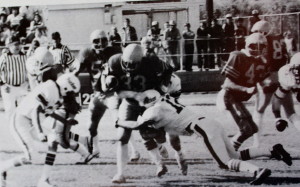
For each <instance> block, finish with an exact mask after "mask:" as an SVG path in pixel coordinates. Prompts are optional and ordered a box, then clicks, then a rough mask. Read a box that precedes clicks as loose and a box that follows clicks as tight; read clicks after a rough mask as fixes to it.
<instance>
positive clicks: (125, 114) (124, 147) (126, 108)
mask: <svg viewBox="0 0 300 187" xmlns="http://www.w3.org/2000/svg"><path fill="white" fill-rule="evenodd" d="M140 112H141V109H140V107H139V106H137V105H132V104H130V103H129V102H128V101H126V100H123V101H122V103H121V105H120V107H119V112H118V118H119V119H120V120H136V119H137V117H138V115H139V113H140ZM117 130H118V142H117V170H118V171H117V174H116V175H115V176H114V177H113V179H112V182H113V183H124V182H126V179H125V177H124V176H123V172H124V168H125V166H126V163H127V161H128V141H129V139H130V136H131V130H129V129H124V128H121V127H119V128H118V129H117Z"/></svg>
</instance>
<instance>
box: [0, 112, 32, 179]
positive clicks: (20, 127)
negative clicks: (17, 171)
mask: <svg viewBox="0 0 300 187" xmlns="http://www.w3.org/2000/svg"><path fill="white" fill-rule="evenodd" d="M9 125H10V131H11V133H12V135H13V137H14V139H15V141H16V142H17V144H18V145H19V146H20V147H21V149H22V151H23V154H22V155H21V156H17V157H14V158H11V159H9V160H6V161H3V162H1V163H0V173H1V175H4V176H6V171H7V170H9V169H11V168H13V167H18V166H22V165H24V164H28V163H31V161H32V158H33V152H34V151H33V149H32V147H33V139H32V136H31V133H30V128H31V127H32V126H31V121H30V120H29V119H28V118H26V117H23V116H19V115H15V114H14V115H13V116H12V118H11V121H10V124H9ZM5 178H6V177H4V178H2V179H3V180H5ZM1 182H2V183H4V184H5V181H1Z"/></svg>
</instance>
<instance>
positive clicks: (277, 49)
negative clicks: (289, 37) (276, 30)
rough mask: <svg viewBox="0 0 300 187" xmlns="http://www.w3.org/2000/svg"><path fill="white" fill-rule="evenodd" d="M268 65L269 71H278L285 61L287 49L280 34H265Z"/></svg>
mask: <svg viewBox="0 0 300 187" xmlns="http://www.w3.org/2000/svg"><path fill="white" fill-rule="evenodd" d="M267 41H268V65H269V67H270V71H271V72H273V71H278V70H279V69H280V68H281V67H282V66H284V65H285V64H286V63H287V60H288V59H287V49H286V45H285V43H284V38H283V36H282V35H281V34H277V35H269V36H267Z"/></svg>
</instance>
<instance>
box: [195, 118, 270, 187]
mask: <svg viewBox="0 0 300 187" xmlns="http://www.w3.org/2000/svg"><path fill="white" fill-rule="evenodd" d="M190 128H191V130H193V131H194V132H195V134H197V135H198V136H201V137H203V139H204V143H205V145H206V147H207V148H208V150H209V152H210V153H211V155H212V157H213V158H214V160H215V161H216V162H217V163H218V165H219V167H220V168H222V169H229V170H234V171H245V172H249V173H253V174H254V180H253V181H251V182H252V183H255V184H256V183H257V184H261V183H262V181H263V180H264V179H265V178H266V177H268V176H269V175H270V174H271V171H270V170H268V169H266V168H259V167H258V166H256V165H254V164H251V163H249V162H246V161H242V160H238V159H234V158H231V157H230V155H229V154H228V152H227V146H226V144H225V141H224V137H225V135H224V131H223V129H222V127H221V126H220V125H219V124H218V122H216V121H214V120H209V119H206V118H199V120H198V121H194V122H193V124H192V125H191V126H190ZM229 147H231V146H229Z"/></svg>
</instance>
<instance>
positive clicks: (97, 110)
mask: <svg viewBox="0 0 300 187" xmlns="http://www.w3.org/2000/svg"><path fill="white" fill-rule="evenodd" d="M106 109H107V107H106V105H105V104H104V102H103V101H102V99H99V98H97V97H94V98H93V100H91V102H90V104H89V111H90V115H91V116H90V117H91V123H90V127H89V131H90V136H91V137H90V138H91V139H90V145H91V146H89V147H88V148H89V151H90V152H92V154H95V155H99V153H100V150H99V138H98V125H99V122H100V120H101V118H102V117H103V115H104V113H105V111H106Z"/></svg>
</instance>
